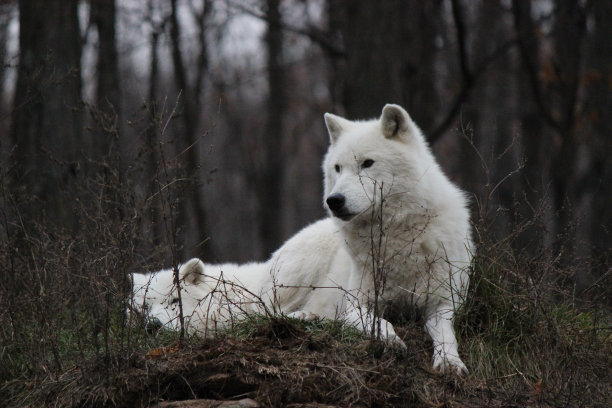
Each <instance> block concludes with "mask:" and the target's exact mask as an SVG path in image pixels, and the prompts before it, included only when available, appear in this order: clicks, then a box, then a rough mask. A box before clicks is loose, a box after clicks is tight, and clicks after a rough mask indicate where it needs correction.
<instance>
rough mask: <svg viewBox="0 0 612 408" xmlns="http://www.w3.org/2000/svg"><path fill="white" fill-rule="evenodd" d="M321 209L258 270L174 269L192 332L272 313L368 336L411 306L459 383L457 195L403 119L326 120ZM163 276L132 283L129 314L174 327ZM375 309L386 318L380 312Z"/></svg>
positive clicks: (386, 334) (464, 247)
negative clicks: (325, 321)
mask: <svg viewBox="0 0 612 408" xmlns="http://www.w3.org/2000/svg"><path fill="white" fill-rule="evenodd" d="M325 122H326V125H327V128H328V131H329V135H330V141H331V143H330V148H329V150H328V153H327V155H326V156H325V160H324V164H323V170H324V173H325V203H326V205H327V207H328V209H329V211H330V214H331V217H330V218H326V219H323V220H321V221H318V222H316V223H314V224H312V225H310V226H308V227H306V228H304V229H303V230H302V231H300V232H299V233H297V234H296V235H295V236H293V237H292V238H291V239H289V240H288V241H287V242H285V244H284V245H283V246H282V247H281V248H280V249H279V250H277V251H276V252H275V253H274V254H273V255H272V257H271V258H270V259H269V260H268V261H267V262H264V263H249V264H245V265H236V264H222V265H209V264H204V263H202V262H201V261H199V260H197V259H193V260H191V261H189V262H187V263H186V264H184V265H182V266H181V267H180V269H179V275H180V279H181V280H182V283H183V285H182V289H183V292H182V296H181V298H182V303H183V312H184V314H185V322H186V326H187V328H188V329H190V330H191V331H195V332H206V331H207V330H210V328H212V327H216V325H217V324H224V325H225V324H227V323H228V322H229V321H231V319H232V318H234V317H240V316H241V315H243V314H244V313H249V312H252V311H258V310H259V311H261V310H262V308H268V309H269V308H276V309H275V310H276V311H280V312H282V313H284V314H288V315H290V316H295V317H301V318H312V317H326V318H331V319H334V318H342V319H345V320H347V321H348V322H349V323H350V324H354V325H356V326H357V327H359V328H361V329H362V330H364V331H367V332H369V331H370V330H372V328H373V324H376V328H377V329H379V330H380V333H381V335H382V337H383V338H384V339H385V340H386V341H387V342H388V343H390V344H392V345H395V346H397V347H400V348H405V345H404V343H403V341H402V340H401V339H400V338H399V337H398V336H397V335H396V334H395V331H394V329H393V326H392V325H391V324H390V323H388V322H387V321H386V320H384V319H381V318H377V319H375V318H374V316H377V315H378V314H379V313H380V311H381V310H374V308H376V307H377V306H376V305H378V306H381V305H384V304H386V303H396V304H398V303H399V305H400V306H402V305H404V304H408V303H410V304H414V305H416V306H418V307H420V308H421V309H422V310H423V312H424V316H425V329H426V331H427V332H428V333H429V335H430V336H431V338H432V340H433V345H434V355H433V366H434V368H436V369H439V370H441V371H454V372H456V373H458V374H465V373H467V368H466V367H465V364H464V363H463V362H462V361H461V359H460V358H459V354H458V351H457V348H458V347H457V340H456V338H455V335H454V331H453V327H452V324H453V314H454V311H455V310H456V308H457V307H459V306H460V305H461V303H462V301H463V298H464V296H465V292H466V290H467V284H468V272H467V268H468V267H469V264H470V262H471V254H472V243H471V237H470V235H471V232H470V225H469V213H468V210H467V208H466V198H465V196H464V194H463V193H462V192H461V191H460V190H459V189H458V188H457V187H455V186H454V185H453V184H452V183H451V182H450V181H449V180H448V179H447V178H446V177H445V176H444V174H443V173H442V171H441V169H440V167H439V166H438V164H437V163H436V161H435V159H434V157H433V155H432V154H431V152H430V150H429V148H428V146H427V144H426V142H425V139H424V137H423V135H422V133H421V131H420V130H419V129H418V128H417V126H416V125H415V124H414V123H413V122H412V120H411V119H410V117H409V116H408V114H407V113H406V111H404V109H402V108H401V107H399V106H397V105H386V106H385V107H384V109H383V112H382V116H381V117H380V119H377V120H370V121H349V120H346V119H343V118H340V117H338V116H335V115H332V114H326V115H325ZM176 294H177V291H176V287H175V285H174V280H173V274H172V271H171V270H165V271H161V272H160V273H158V274H155V275H142V274H133V295H134V296H133V298H134V302H133V303H134V306H135V307H136V308H137V309H140V311H145V312H147V313H148V315H149V316H152V317H154V318H156V319H158V320H160V321H161V323H162V324H164V325H168V326H169V327H175V328H176V327H178V324H179V323H178V318H177V317H178V315H179V312H178V307H177V306H178V305H177V303H178V300H177V299H178V296H176ZM381 309H382V308H381Z"/></svg>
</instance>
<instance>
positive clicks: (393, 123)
mask: <svg viewBox="0 0 612 408" xmlns="http://www.w3.org/2000/svg"><path fill="white" fill-rule="evenodd" d="M411 123H412V119H410V116H409V115H408V112H406V111H405V110H404V108H402V107H401V106H399V105H392V104H387V105H385V107H384V108H383V110H382V115H381V116H380V124H381V127H382V133H383V135H384V136H385V137H386V138H387V139H394V138H397V137H401V136H403V135H404V134H406V133H407V132H408V130H409V129H410V125H411Z"/></svg>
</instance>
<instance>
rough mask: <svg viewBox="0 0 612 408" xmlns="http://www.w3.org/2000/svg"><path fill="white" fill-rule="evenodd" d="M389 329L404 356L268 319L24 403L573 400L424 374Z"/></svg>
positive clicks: (420, 345) (140, 358)
mask: <svg viewBox="0 0 612 408" xmlns="http://www.w3.org/2000/svg"><path fill="white" fill-rule="evenodd" d="M398 332H399V334H400V335H401V336H402V337H403V338H405V339H406V340H407V344H408V348H409V353H408V354H407V355H403V356H402V355H397V354H394V353H393V352H384V353H380V349H379V348H377V347H372V344H371V343H370V342H369V341H367V340H364V341H358V342H353V343H348V344H347V343H346V342H343V343H340V342H339V341H337V340H336V339H334V338H333V337H332V336H330V335H329V334H326V333H314V334H313V333H307V332H305V331H303V330H302V329H301V328H299V327H296V326H294V325H292V324H291V323H290V322H285V321H277V322H272V323H269V324H268V325H265V326H263V328H262V329H260V330H259V332H258V333H256V335H255V336H253V337H252V338H248V339H237V338H230V337H224V338H217V339H211V340H205V341H202V342H201V343H199V344H195V345H193V344H191V345H185V346H181V347H177V348H173V347H170V348H166V349H164V350H162V351H163V352H160V350H152V351H150V352H148V353H143V354H138V355H134V356H132V358H130V359H128V360H127V361H120V362H117V363H116V367H121V369H117V368H115V369H114V370H112V371H113V372H112V373H109V372H108V370H102V369H100V367H97V366H96V364H92V365H90V366H86V365H83V366H82V367H75V368H73V369H71V370H68V371H66V372H65V373H64V374H63V375H62V376H61V377H59V378H56V379H46V380H44V381H42V382H40V383H38V384H36V385H34V384H33V385H32V386H33V389H32V390H31V391H30V393H29V397H28V401H29V404H28V405H29V406H45V405H46V406H61V407H83V406H90V407H148V406H154V405H155V404H160V405H158V406H160V407H161V406H167V407H171V406H181V405H164V404H163V403H168V402H171V401H174V402H176V401H185V400H196V399H207V400H214V401H216V402H218V403H219V404H221V403H226V402H228V401H237V400H241V399H247V398H248V399H252V400H254V401H256V402H257V403H259V404H260V405H261V406H264V407H287V406H294V407H324V406H337V407H403V406H423V407H442V406H446V407H459V406H461V407H470V406H471V407H481V406H489V407H524V406H538V407H549V406H559V404H561V405H568V406H578V405H580V403H579V398H580V396H579V395H575V396H573V397H572V398H573V399H571V400H567V399H566V400H564V401H560V400H559V398H560V397H559V396H558V395H557V396H555V395H552V393H547V392H546V390H545V389H544V388H538V387H536V388H529V387H525V388H524V389H507V388H504V387H502V386H501V385H500V384H501V383H500V382H498V381H495V379H491V380H482V379H477V378H473V377H470V378H467V379H461V378H457V377H455V376H452V375H440V374H438V373H435V372H432V371H431V370H430V368H429V354H430V352H431V350H430V344H429V342H428V340H427V338H426V337H425V335H424V334H423V332H422V330H421V329H420V328H419V327H417V326H416V325H412V326H411V325H409V326H407V327H406V326H404V327H399V328H398ZM97 364H100V363H97ZM534 390H535V391H534ZM576 398H578V400H576ZM214 401H213V403H215V402H214ZM182 406H188V405H182ZM201 406H207V405H201ZM209 406H224V405H209ZM225 406H240V405H225ZM602 406H603V405H602Z"/></svg>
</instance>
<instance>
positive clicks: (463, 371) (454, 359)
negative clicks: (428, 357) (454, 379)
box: [433, 353, 470, 377]
mask: <svg viewBox="0 0 612 408" xmlns="http://www.w3.org/2000/svg"><path fill="white" fill-rule="evenodd" d="M433 368H434V370H437V371H440V372H441V373H454V374H457V375H458V376H460V377H467V376H468V375H469V374H470V372H469V371H468V369H467V367H466V366H465V364H463V361H461V359H460V358H459V356H456V355H452V354H442V353H436V354H434V357H433Z"/></svg>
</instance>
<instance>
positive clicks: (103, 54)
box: [91, 0, 121, 156]
mask: <svg viewBox="0 0 612 408" xmlns="http://www.w3.org/2000/svg"><path fill="white" fill-rule="evenodd" d="M91 17H92V20H93V22H94V24H95V25H96V28H97V31H98V62H97V67H96V71H97V74H98V78H97V87H96V111H97V112H96V113H97V114H98V115H100V118H99V119H100V122H101V123H100V124H101V125H103V129H98V130H99V131H98V132H97V133H96V134H95V136H94V137H95V139H94V142H93V153H94V154H95V155H96V156H104V155H107V154H108V153H109V148H110V145H111V142H112V140H113V138H114V137H116V136H117V135H119V134H120V133H121V132H120V130H119V127H120V124H121V106H120V102H121V92H120V85H119V69H118V57H117V41H116V32H115V24H116V17H117V11H116V7H115V0H92V1H91Z"/></svg>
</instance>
